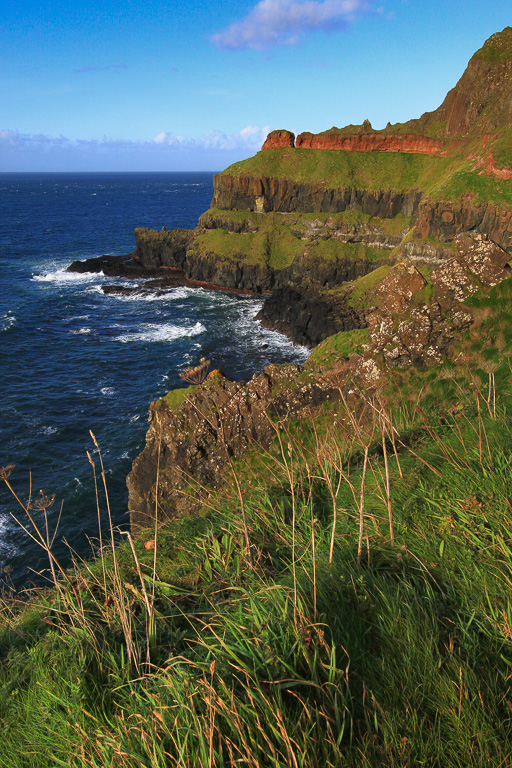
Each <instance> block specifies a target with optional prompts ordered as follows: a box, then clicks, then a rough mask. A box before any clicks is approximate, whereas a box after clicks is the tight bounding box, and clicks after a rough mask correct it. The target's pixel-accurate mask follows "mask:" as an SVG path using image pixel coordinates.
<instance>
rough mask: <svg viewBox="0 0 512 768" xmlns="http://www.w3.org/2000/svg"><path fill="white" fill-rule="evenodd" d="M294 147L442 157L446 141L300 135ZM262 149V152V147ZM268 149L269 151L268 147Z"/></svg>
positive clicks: (365, 135)
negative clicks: (407, 153) (406, 153)
mask: <svg viewBox="0 0 512 768" xmlns="http://www.w3.org/2000/svg"><path fill="white" fill-rule="evenodd" d="M295 146H296V147H298V148H299V147H300V148H302V149H306V148H307V149H336V150H340V151H342V152H410V153H413V154H416V153H418V154H422V155H442V154H443V153H444V152H445V150H446V141H443V140H441V139H432V138H431V137H429V136H421V135H418V134H414V133H395V134H385V133H380V132H374V133H356V134H346V133H329V132H328V131H326V132H325V133H308V132H305V133H300V134H299V135H298V136H297V139H296V141H295ZM262 149H265V145H263V147H262ZM268 149H270V147H268Z"/></svg>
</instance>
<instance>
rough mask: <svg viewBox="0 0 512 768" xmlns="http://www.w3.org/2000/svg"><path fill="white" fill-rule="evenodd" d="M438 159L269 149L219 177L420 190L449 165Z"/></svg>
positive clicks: (318, 150)
mask: <svg viewBox="0 0 512 768" xmlns="http://www.w3.org/2000/svg"><path fill="white" fill-rule="evenodd" d="M449 163H450V161H448V160H446V159H445V158H440V157H429V156H426V155H417V154H414V155H413V154H406V153H391V152H340V151H336V150H321V149H294V150H281V149H272V150H265V151H264V152H258V153H257V154H256V155H254V156H253V157H251V158H249V159H248V160H243V161H241V162H238V163H235V164H234V165H231V166H230V167H229V168H227V169H226V170H225V171H223V173H222V175H231V176H233V175H240V174H250V175H253V176H277V177H281V178H287V179H293V180H294V181H303V182H314V181H323V182H325V184H326V185H327V186H328V187H330V186H341V187H356V188H359V189H360V188H365V189H371V190H381V189H396V190H397V191H406V190H409V189H411V188H413V187H418V188H421V187H422V185H423V183H425V182H424V180H427V179H428V178H432V177H434V178H435V176H437V175H439V173H440V172H441V169H442V168H444V167H445V166H447V165H449Z"/></svg>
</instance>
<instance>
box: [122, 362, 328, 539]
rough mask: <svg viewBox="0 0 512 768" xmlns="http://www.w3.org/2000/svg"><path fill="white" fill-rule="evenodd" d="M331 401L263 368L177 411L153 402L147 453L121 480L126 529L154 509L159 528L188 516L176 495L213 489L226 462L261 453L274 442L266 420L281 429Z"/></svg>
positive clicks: (280, 370) (295, 372)
mask: <svg viewBox="0 0 512 768" xmlns="http://www.w3.org/2000/svg"><path fill="white" fill-rule="evenodd" d="M335 396H336V389H335V388H333V387H332V386H326V385H325V383H324V382H322V381H320V380H319V379H318V377H316V376H315V375H314V374H307V373H305V372H302V370H301V368H300V367H299V366H297V365H286V366H274V365H269V366H267V367H266V368H265V370H264V372H263V373H260V374H257V375H255V376H253V378H252V379H251V381H249V382H248V383H247V384H244V383H241V382H234V381H228V380H227V379H225V378H224V377H222V376H214V377H212V378H210V379H209V380H208V381H207V382H206V383H205V384H204V385H202V386H201V387H198V388H196V389H194V391H192V392H191V393H190V394H189V395H188V396H187V397H186V399H185V400H184V401H183V403H182V404H181V405H179V406H178V407H173V406H172V405H169V402H168V400H166V399H165V398H164V399H163V400H159V401H157V402H155V403H152V404H151V408H150V416H149V420H150V426H149V430H148V433H147V435H146V446H145V448H144V450H143V451H142V453H141V454H139V456H138V457H137V458H136V459H135V461H134V463H133V467H132V471H131V472H130V474H129V475H128V479H127V484H128V491H129V509H130V518H131V523H132V526H135V527H139V526H144V525H148V524H149V523H150V522H151V521H152V520H153V519H154V515H155V509H156V505H157V504H158V519H159V520H160V521H162V520H164V519H165V518H166V517H169V516H177V515H181V514H190V512H193V511H194V509H193V505H194V501H193V499H191V497H190V495H187V496H186V497H185V496H183V494H182V490H183V489H184V488H186V487H187V486H194V485H195V484H199V486H201V487H204V486H215V485H216V484H218V482H219V481H220V479H221V477H222V475H223V473H224V472H225V471H226V468H227V467H228V465H229V462H230V460H231V459H236V458H239V457H240V456H242V455H243V453H245V451H247V449H248V448H250V447H251V446H254V445H259V446H262V447H266V446H268V445H269V443H270V441H271V440H272V438H273V436H274V435H275V427H274V425H273V423H272V421H271V419H270V418H269V416H271V417H272V418H274V419H277V420H279V421H281V423H286V422H287V421H288V420H289V419H290V418H300V417H301V416H302V417H304V415H305V414H306V413H308V412H309V411H310V409H311V408H314V407H316V406H317V405H319V404H320V403H322V402H324V401H325V400H326V399H329V398H331V397H335ZM267 414H268V415H267ZM157 469H158V483H157ZM157 489H158V490H157ZM157 493H158V496H156V494H157ZM200 495H201V494H198V495H197V496H196V503H197V505H198V506H199V505H200V503H201V502H200Z"/></svg>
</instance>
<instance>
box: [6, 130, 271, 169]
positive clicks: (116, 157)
mask: <svg viewBox="0 0 512 768" xmlns="http://www.w3.org/2000/svg"><path fill="white" fill-rule="evenodd" d="M268 131H269V127H268V126H265V127H264V128H259V127H258V126H254V125H248V126H246V127H245V128H242V129H241V130H240V131H238V132H235V133H225V132H223V131H218V130H213V131H209V132H208V133H206V134H205V135H204V136H202V137H200V138H191V139H190V138H186V137H184V136H175V135H174V134H173V133H170V132H168V131H160V132H159V133H158V134H157V135H156V136H155V137H154V138H153V139H151V140H148V141H131V140H130V139H110V138H108V137H104V138H103V139H102V140H97V139H69V138H67V137H66V136H57V137H55V136H47V135H45V134H28V133H20V132H19V131H12V130H9V129H4V130H0V171H3V170H62V169H64V170H66V169H69V170H88V169H94V168H97V169H102V168H108V167H111V168H112V169H114V170H118V169H119V170H130V169H131V168H134V169H140V170H145V169H148V170H151V169H156V170H159V169H164V168H166V167H167V168H169V169H171V170H172V169H173V168H174V167H178V166H179V167H180V168H183V169H184V170H186V169H190V170H192V169H193V168H195V169H196V170H204V169H206V170H208V169H209V168H211V167H213V168H216V169H217V170H219V169H221V168H222V167H224V166H225V165H227V164H231V163H232V162H235V161H236V160H241V159H242V158H244V157H248V156H249V155H252V154H254V153H255V152H257V151H258V150H259V149H261V145H262V144H263V142H264V140H265V138H266V136H267V133H268Z"/></svg>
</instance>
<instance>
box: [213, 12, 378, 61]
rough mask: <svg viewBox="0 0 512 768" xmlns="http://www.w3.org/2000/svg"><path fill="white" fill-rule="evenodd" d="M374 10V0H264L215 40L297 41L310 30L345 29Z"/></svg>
mask: <svg viewBox="0 0 512 768" xmlns="http://www.w3.org/2000/svg"><path fill="white" fill-rule="evenodd" d="M370 11H372V2H371V0H321V1H320V2H318V1H317V0H260V2H259V3H258V4H257V5H256V6H255V7H254V8H253V9H252V11H251V12H250V13H249V14H248V15H247V16H246V17H245V18H244V19H242V20H241V21H237V22H235V23H234V24H231V26H229V27H227V28H226V29H224V30H222V32H219V33H217V34H216V35H213V36H212V40H213V42H214V43H215V45H217V46H218V47H219V48H230V49H232V50H235V49H239V48H256V49H264V48H270V47H272V46H274V45H297V43H299V42H300V40H301V38H302V37H303V36H304V35H305V34H306V33H307V32H311V31H317V30H320V31H322V32H332V31H335V30H339V29H344V28H346V27H347V26H348V25H349V24H351V23H352V22H353V21H355V19H356V18H357V17H358V16H360V15H362V14H363V13H368V12H370Z"/></svg>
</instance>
